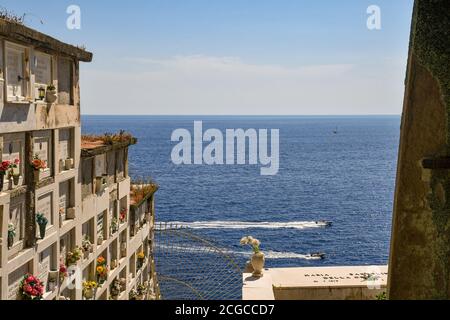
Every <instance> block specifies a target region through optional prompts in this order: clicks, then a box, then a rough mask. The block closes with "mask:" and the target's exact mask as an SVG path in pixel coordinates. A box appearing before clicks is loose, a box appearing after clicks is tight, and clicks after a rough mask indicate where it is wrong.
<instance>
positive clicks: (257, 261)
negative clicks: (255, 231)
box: [240, 236, 265, 278]
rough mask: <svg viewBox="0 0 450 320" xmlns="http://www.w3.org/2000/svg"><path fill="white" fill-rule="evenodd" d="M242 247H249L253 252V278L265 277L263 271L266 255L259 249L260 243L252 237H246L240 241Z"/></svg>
mask: <svg viewBox="0 0 450 320" xmlns="http://www.w3.org/2000/svg"><path fill="white" fill-rule="evenodd" d="M240 243H241V245H249V246H250V247H251V248H252V250H253V255H252V258H251V263H252V266H253V274H252V275H253V276H254V277H257V278H260V277H262V276H263V269H264V262H265V259H264V253H262V252H261V250H260V249H259V246H260V244H261V243H260V241H259V240H258V239H255V238H253V237H251V236H248V237H244V238H242V239H241V241H240Z"/></svg>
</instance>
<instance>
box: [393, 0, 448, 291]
mask: <svg viewBox="0 0 450 320" xmlns="http://www.w3.org/2000/svg"><path fill="white" fill-rule="evenodd" d="M449 112H450V1H447V0H435V1H429V0H416V1H415V6H414V15H413V21H412V27H411V39H410V50H409V61H408V69H407V77H406V91H405V99H404V107H403V116H402V125H401V136H400V148H399V158H398V160H399V161H398V171H397V181H396V193H395V202H394V217H393V226H392V240H391V256H390V264H389V266H390V269H389V279H388V286H389V298H390V299H449V298H450V260H449V258H448V257H449V256H450V201H448V199H449V198H450V165H449V164H450V161H449V160H448V158H449V157H450V144H449V137H450V132H449V124H450V122H449V121H450V117H449Z"/></svg>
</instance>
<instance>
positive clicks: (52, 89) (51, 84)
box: [47, 83, 56, 91]
mask: <svg viewBox="0 0 450 320" xmlns="http://www.w3.org/2000/svg"><path fill="white" fill-rule="evenodd" d="M47 90H48V91H55V90H56V87H55V85H54V84H53V83H50V84H49V85H48V86H47Z"/></svg>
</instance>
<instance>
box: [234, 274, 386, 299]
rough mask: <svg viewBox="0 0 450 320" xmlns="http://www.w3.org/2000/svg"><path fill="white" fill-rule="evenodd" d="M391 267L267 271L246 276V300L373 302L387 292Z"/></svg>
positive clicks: (244, 279) (243, 296) (244, 280)
mask: <svg viewBox="0 0 450 320" xmlns="http://www.w3.org/2000/svg"><path fill="white" fill-rule="evenodd" d="M386 283H387V266H337V267H312V268H276V269H266V270H265V272H264V276H263V277H262V278H259V279H257V278H253V277H252V276H251V274H249V273H244V275H243V289H242V298H243V299H244V300H372V299H376V297H377V295H379V294H381V293H383V292H384V291H386Z"/></svg>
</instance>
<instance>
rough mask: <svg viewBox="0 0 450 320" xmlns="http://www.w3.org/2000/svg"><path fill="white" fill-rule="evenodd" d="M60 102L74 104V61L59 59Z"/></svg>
mask: <svg viewBox="0 0 450 320" xmlns="http://www.w3.org/2000/svg"><path fill="white" fill-rule="evenodd" d="M58 102H59V103H60V104H72V61H70V60H68V59H64V58H59V59H58Z"/></svg>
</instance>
